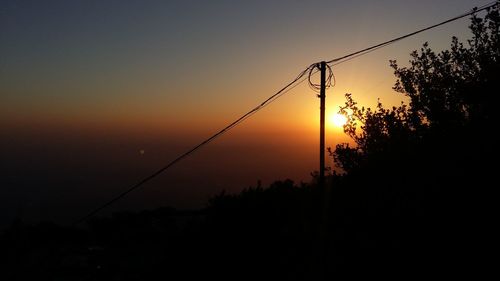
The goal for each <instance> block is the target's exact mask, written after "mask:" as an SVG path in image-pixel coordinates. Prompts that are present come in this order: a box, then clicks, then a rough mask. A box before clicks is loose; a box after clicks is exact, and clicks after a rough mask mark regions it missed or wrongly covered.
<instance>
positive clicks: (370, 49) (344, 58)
mask: <svg viewBox="0 0 500 281" xmlns="http://www.w3.org/2000/svg"><path fill="white" fill-rule="evenodd" d="M499 4H500V2H499V1H493V2H490V3H488V4H485V5H483V6H481V7H479V8H474V9H472V10H471V11H470V12H467V13H465V14H462V15H459V16H456V17H454V18H451V19H448V20H445V21H443V22H440V23H438V24H434V25H431V26H428V27H426V28H422V29H419V30H417V31H415V32H412V33H408V34H406V35H403V36H400V37H397V38H394V39H391V40H389V41H385V42H383V43H380V44H377V45H374V46H371V47H368V48H365V49H362V50H359V51H356V52H353V53H350V54H348V55H344V56H341V57H338V58H335V59H332V60H329V61H327V62H326V63H327V64H331V65H332V66H334V65H338V64H341V63H344V62H346V61H349V60H351V59H354V58H357V57H359V56H362V55H365V54H368V53H370V52H373V51H375V50H378V49H380V48H382V47H385V46H387V45H390V44H393V43H395V42H397V41H400V40H403V39H405V38H408V37H411V36H413V35H416V34H419V33H422V32H424V31H427V30H430V29H433V28H436V27H439V26H441V25H445V24H447V23H449V22H452V21H456V20H458V19H461V18H464V17H467V16H470V15H473V14H476V13H478V12H481V11H484V10H486V9H489V8H492V7H494V6H496V5H499Z"/></svg>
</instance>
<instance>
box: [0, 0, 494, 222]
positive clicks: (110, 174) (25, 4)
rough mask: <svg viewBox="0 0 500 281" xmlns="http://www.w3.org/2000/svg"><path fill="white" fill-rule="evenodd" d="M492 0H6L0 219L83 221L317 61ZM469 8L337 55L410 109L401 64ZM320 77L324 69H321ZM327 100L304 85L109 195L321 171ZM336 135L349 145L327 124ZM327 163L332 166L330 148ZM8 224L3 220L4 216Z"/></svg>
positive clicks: (150, 198) (350, 85) (169, 201)
mask: <svg viewBox="0 0 500 281" xmlns="http://www.w3.org/2000/svg"><path fill="white" fill-rule="evenodd" d="M489 2H491V1H490V0H484V1H483V0H477V1H474V0H442V1H433V0H423V1H405V0H380V1H371V0H370V1H368V0H358V1H337V0H330V1H292V0H290V1H273V0H267V1H216V0H214V1H201V0H200V1H191V0H185V1H132V0H123V1H110V0H100V1H90V0H89V1H78V0H74V1H50V0H47V1H22V0H19V1H12V0H0V42H1V44H0V153H1V156H0V168H1V171H0V176H1V177H2V178H3V181H2V183H1V185H0V213H2V215H1V217H0V222H5V221H9V220H12V219H13V218H20V219H23V220H28V221H30V220H32V221H36V220H41V219H43V220H54V221H60V222H70V221H72V220H75V219H77V218H78V217H79V216H83V215H84V214H85V213H87V212H88V211H90V210H91V209H93V208H95V207H97V206H99V205H100V204H102V203H104V202H105V201H107V200H108V199H110V198H112V197H113V196H115V195H117V194H118V193H120V192H121V191H123V190H126V189H128V188H129V187H130V186H132V185H133V184H135V183H136V182H138V181H139V180H140V179H142V178H143V177H145V176H147V175H149V174H151V173H152V172H154V171H156V170H158V169H159V168H161V167H162V166H164V165H165V164H166V163H168V162H170V161H171V160H172V159H174V158H175V157H177V156H178V155H179V154H181V153H183V152H185V151H187V150H189V149H190V148H191V147H193V146H195V145H197V144H198V143H200V142H201V141H203V140H204V139H206V138H208V137H209V136H211V135H212V134H213V133H215V132H217V131H218V130H220V129H222V128H223V127H225V126H226V125H227V124H229V123H231V122H232V121H234V120H236V119H237V118H238V117H239V116H241V115H242V114H244V113H245V112H247V111H248V110H250V109H252V108H254V107H255V106H257V105H258V104H260V103H261V102H262V101H264V100H265V99H267V97H269V96H271V95H272V94H274V93H275V92H276V91H277V90H279V89H281V88H282V87H283V86H284V85H286V84H287V83H289V82H290V81H291V80H293V79H294V78H295V77H296V76H297V74H299V73H300V72H301V71H302V70H303V69H305V68H306V67H307V66H309V65H310V64H311V63H314V62H319V61H322V60H330V59H333V58H336V57H340V56H342V55H345V54H348V53H351V52H353V51H357V50H359V49H363V48H366V47H369V46H371V45H374V44H377V43H380V42H383V41H386V40H389V39H392V38H394V37H397V36H401V35H404V34H406V33H410V32H413V31H415V30H417V29H420V28H424V27H427V26H429V25H432V24H435V23H438V22H441V21H444V20H446V19H449V18H452V17H454V16H457V15H460V14H462V13H464V12H467V11H469V10H470V9H471V8H473V7H475V6H481V5H484V4H487V3H489ZM468 24H469V20H468V19H467V18H465V19H462V20H458V21H455V22H453V23H450V24H447V25H445V26H442V27H439V28H436V29H433V30H431V31H427V32H425V33H422V34H419V35H417V36H414V37H411V38H409V39H406V40H404V41H402V42H398V43H396V44H393V45H390V46H389V47H386V48H383V49H380V50H378V51H375V52H372V53H370V54H369V55H366V56H363V57H359V58H357V59H354V60H352V61H349V62H347V63H344V64H341V65H338V66H335V67H334V68H333V73H334V75H335V81H336V84H335V86H334V87H333V88H330V89H328V91H327V115H331V114H333V113H334V112H336V111H337V110H338V107H339V106H340V105H342V104H343V102H344V94H345V93H352V94H353V97H354V98H355V100H357V101H358V103H359V104H361V105H365V106H369V107H370V106H374V105H375V104H376V102H377V99H380V101H381V102H382V103H383V104H384V105H386V106H392V105H398V104H399V103H401V102H402V101H405V98H404V96H402V95H401V94H399V93H395V92H394V91H393V90H392V86H393V85H394V82H395V78H394V75H393V69H391V68H390V67H389V60H391V59H396V60H397V61H398V63H399V64H400V65H401V66H404V65H406V64H407V63H408V60H409V59H410V57H409V53H410V52H411V51H413V50H416V49H419V48H420V47H421V46H422V44H423V43H424V42H429V44H430V47H431V48H432V49H434V50H436V51H440V50H443V49H446V48H448V46H449V45H450V42H451V36H453V35H455V36H457V37H458V38H459V40H461V41H465V40H466V39H467V38H469V36H470V34H469V32H468V29H467V26H468ZM314 79H317V77H314ZM318 120H319V100H318V98H317V97H316V93H315V92H314V91H312V90H311V89H310V88H309V87H308V85H307V83H302V84H300V85H299V86H297V87H295V88H294V89H293V90H291V91H290V92H288V93H287V94H286V95H284V96H283V97H281V98H280V99H278V100H277V101H276V102H275V103H273V104H271V105H270V106H268V107H266V108H265V109H264V110H261V111H260V112H258V113H257V114H255V115H254V116H253V117H252V118H250V119H248V120H247V121H246V122H245V123H243V124H241V125H239V126H238V127H236V128H235V129H233V130H231V131H230V132H229V133H227V134H225V135H224V136H222V137H220V138H218V139H217V140H216V141H214V142H213V143H211V144H210V145H208V146H206V147H204V148H203V149H201V150H200V151H198V152H196V153H195V154H193V155H192V156H190V157H189V158H187V159H185V160H184V161H182V162H180V163H179V164H178V165H176V166H175V167H173V168H172V169H169V170H168V171H166V172H165V173H163V174H162V175H160V176H159V177H158V178H156V179H154V180H153V181H152V182H150V183H148V184H147V185H146V186H144V187H143V188H142V189H140V190H137V191H135V192H133V193H131V194H130V195H129V196H127V197H126V198H124V199H123V200H121V201H120V202H118V203H116V204H115V205H113V206H112V207H110V208H109V209H108V210H106V212H108V213H109V212H113V211H117V210H125V209H130V210H137V209H152V208H156V207H159V206H173V207H176V208H200V207H203V206H205V205H206V202H207V199H209V198H210V197H211V196H213V195H215V194H217V193H219V192H221V191H222V190H226V191H228V192H238V191H240V190H242V189H243V188H247V187H249V186H255V185H256V184H257V182H258V181H262V183H263V184H264V185H267V184H269V183H271V182H273V181H274V180H280V179H286V178H290V179H293V180H295V181H296V182H300V181H304V182H308V181H310V180H311V176H310V173H311V172H312V171H314V170H317V169H318V168H317V166H318V163H317V162H318V153H319V152H318V139H319V133H318V127H319V125H318V123H319V122H318ZM326 135H327V137H326V143H327V146H331V147H334V146H335V145H336V144H338V143H341V142H349V139H348V138H347V137H346V136H345V135H344V134H343V133H342V130H341V129H339V128H336V127H333V126H330V125H329V126H327V133H326ZM327 162H328V163H327V165H330V166H331V165H333V163H332V159H331V158H329V159H328V161H327ZM0 225H1V224H0Z"/></svg>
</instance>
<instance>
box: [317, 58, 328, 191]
mask: <svg viewBox="0 0 500 281" xmlns="http://www.w3.org/2000/svg"><path fill="white" fill-rule="evenodd" d="M319 70H320V72H321V78H320V79H321V84H320V91H319V96H318V97H319V99H320V107H319V184H320V186H323V185H324V184H325V99H326V94H325V92H326V81H325V80H326V62H325V61H322V62H320V63H319Z"/></svg>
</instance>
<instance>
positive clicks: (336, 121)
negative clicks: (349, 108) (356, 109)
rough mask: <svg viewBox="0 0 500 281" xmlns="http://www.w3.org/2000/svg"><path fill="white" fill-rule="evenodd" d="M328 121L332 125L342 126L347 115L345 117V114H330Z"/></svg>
mask: <svg viewBox="0 0 500 281" xmlns="http://www.w3.org/2000/svg"><path fill="white" fill-rule="evenodd" d="M329 122H330V124H331V125H333V126H334V127H339V128H342V127H343V126H344V125H345V123H346V122H347V117H345V115H342V114H340V113H335V114H332V115H330V118H329Z"/></svg>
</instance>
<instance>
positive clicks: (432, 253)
mask: <svg viewBox="0 0 500 281" xmlns="http://www.w3.org/2000/svg"><path fill="white" fill-rule="evenodd" d="M499 26H500V17H499V8H498V5H497V6H495V7H494V8H491V9H489V10H488V11H487V14H486V16H485V17H484V18H480V17H478V16H473V17H472V19H471V25H470V30H471V31H472V37H471V39H470V40H468V41H467V42H466V43H465V44H464V43H460V42H459V40H458V39H457V38H456V37H453V38H452V43H451V48H450V49H449V50H445V51H442V52H440V53H435V52H434V51H432V50H431V48H430V47H429V45H428V44H427V43H425V44H424V45H423V47H422V48H421V49H420V51H414V52H412V53H411V60H410V64H409V66H407V67H400V66H399V65H398V64H397V62H396V61H391V62H390V65H391V67H392V68H393V69H394V74H395V76H396V78H397V81H396V83H395V86H394V89H395V90H396V91H397V92H399V93H401V94H403V95H405V96H406V97H408V98H409V100H410V103H409V104H408V105H406V104H403V103H402V104H401V105H400V106H397V107H392V108H390V109H386V108H384V107H383V105H382V104H381V103H380V101H379V102H378V105H377V106H376V108H375V109H370V108H364V107H362V106H359V105H358V104H357V103H356V101H355V100H354V99H353V98H352V95H351V94H346V102H345V105H344V106H343V107H341V109H340V111H341V113H344V114H347V115H348V116H349V118H348V122H347V124H346V125H345V126H344V131H345V132H346V133H347V134H348V135H349V136H350V137H351V138H352V139H353V140H354V142H355V144H356V146H354V147H352V146H349V145H348V144H340V145H337V146H336V148H335V150H334V151H331V155H332V156H333V157H334V160H335V162H336V163H337V165H339V166H340V167H341V168H342V169H343V170H344V171H345V175H343V176H339V178H341V180H340V183H339V184H337V185H336V186H334V187H333V188H334V189H336V190H335V193H334V195H333V196H336V197H337V198H338V199H335V198H334V199H333V201H334V204H335V206H336V210H335V211H336V212H343V213H346V212H347V211H348V210H352V211H351V213H350V215H348V216H344V217H341V218H340V219H338V220H336V221H335V222H333V224H334V229H336V230H337V231H338V229H342V230H343V231H344V232H347V233H349V235H350V238H339V234H338V233H335V231H334V234H333V235H334V236H335V237H337V238H335V239H336V241H337V243H338V244H341V243H343V244H345V245H349V246H347V247H345V248H337V249H336V251H337V255H340V256H345V257H349V256H352V254H350V252H356V253H357V254H358V255H357V256H371V257H372V258H371V259H367V260H365V261H364V262H360V260H359V259H356V261H357V262H358V264H357V265H358V266H359V265H363V266H367V267H369V265H372V266H371V267H370V268H374V270H376V269H378V270H382V273H381V274H383V273H387V272H388V271H390V270H391V268H394V266H395V267H397V268H399V269H400V270H401V271H399V272H412V271H415V270H416V268H420V273H421V274H423V275H428V274H431V272H432V273H434V272H438V273H439V274H441V275H442V277H447V278H449V277H450V276H451V275H456V276H465V275H469V276H470V277H475V278H477V277H478V274H485V272H487V271H485V270H484V265H485V264H489V260H488V258H487V257H486V256H485V255H484V253H485V251H484V249H488V247H489V243H490V242H491V241H493V237H492V235H491V234H490V233H493V232H492V227H491V221H493V220H494V215H493V214H495V211H496V209H497V208H496V207H495V206H496V203H495V202H494V199H493V198H496V197H495V195H494V192H493V191H494V188H493V186H496V185H497V184H498V178H497V176H496V174H497V166H498V165H497V164H496V163H497V162H498V159H499V155H498V143H500V142H499V137H498V134H496V133H495V132H494V131H496V128H497V127H498V120H499V115H498V112H497V111H498V108H499V103H498V94H497V92H498V89H499V86H500V80H499V79H498V77H500V34H499ZM352 206H356V207H354V209H353V207H352ZM394 233H398V235H396V236H394ZM344 237H346V236H344ZM352 237H369V238H352ZM391 237H392V238H391ZM367 241H368V242H369V243H368V246H363V245H365V244H366V243H367ZM396 242H397V243H396ZM370 243H371V244H370ZM471 257H475V258H471ZM352 259H353V260H355V258H354V257H352ZM405 260H406V262H405ZM388 264H389V265H393V266H392V267H391V266H387V265H388ZM411 264H413V265H411ZM351 266H352V264H351ZM480 268H482V269H481V270H480ZM353 270H354V268H353ZM405 279H407V278H405Z"/></svg>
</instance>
